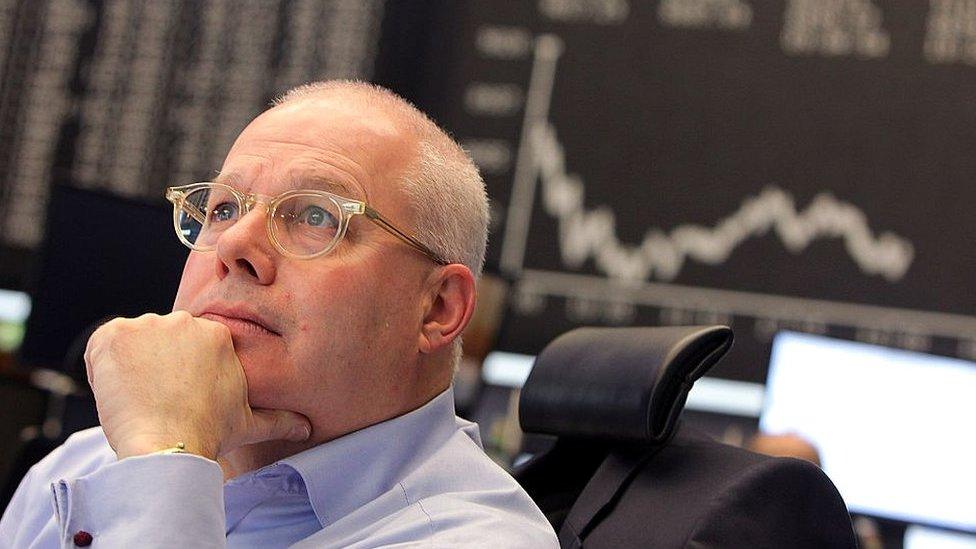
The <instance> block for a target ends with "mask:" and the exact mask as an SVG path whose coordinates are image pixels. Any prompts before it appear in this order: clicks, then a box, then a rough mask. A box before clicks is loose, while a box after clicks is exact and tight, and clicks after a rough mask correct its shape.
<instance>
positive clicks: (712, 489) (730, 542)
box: [560, 430, 856, 548]
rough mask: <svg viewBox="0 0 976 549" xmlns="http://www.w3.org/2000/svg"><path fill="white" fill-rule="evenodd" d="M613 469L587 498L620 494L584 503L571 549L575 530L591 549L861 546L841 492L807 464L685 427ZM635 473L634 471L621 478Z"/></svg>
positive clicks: (565, 539) (569, 538)
mask: <svg viewBox="0 0 976 549" xmlns="http://www.w3.org/2000/svg"><path fill="white" fill-rule="evenodd" d="M648 455H649V456H650V457H648ZM641 459H643V460H645V461H644V462H642V463H641V462H640V460H641ZM610 461H611V462H612V461H613V460H612V459H611V460H610ZM634 464H638V465H637V466H636V468H635V467H632V466H633V465H634ZM609 465H610V466H609V467H608V462H604V463H603V464H602V465H601V466H600V469H598V470H597V472H596V474H595V475H594V478H593V480H591V482H590V484H589V485H587V487H586V488H585V489H584V493H583V495H582V496H581V497H580V501H582V500H584V499H585V498H586V497H587V495H588V494H589V496H594V495H596V496H597V498H599V497H600V494H601V493H602V494H603V495H604V496H606V495H609V494H610V493H612V492H615V496H614V498H613V500H612V502H611V504H610V505H607V506H604V507H603V508H602V509H601V510H600V511H599V512H595V511H593V509H590V510H587V509H582V510H581V509H580V508H581V507H583V508H585V507H586V505H585V504H580V503H577V505H576V506H574V508H573V509H572V510H571V511H570V513H569V516H568V517H567V519H566V524H564V527H565V528H566V529H567V530H566V531H561V532H560V542H561V543H562V544H563V545H564V546H573V545H575V544H576V542H577V540H578V537H577V536H575V535H573V534H574V533H575V534H578V532H574V530H578V529H582V530H583V533H584V535H583V537H582V546H583V547H587V548H589V547H596V548H600V547H613V548H623V547H662V548H666V547H696V548H699V547H736V548H739V547H743V548H761V547H770V548H773V547H776V548H780V547H783V548H805V547H810V548H813V547H816V548H822V547H829V548H832V547H838V548H840V547H843V548H853V547H856V543H855V541H854V532H853V529H852V527H851V520H850V516H849V514H848V512H847V508H846V506H845V505H844V501H843V500H842V499H841V496H840V494H839V493H838V492H837V489H836V488H835V487H834V485H833V483H831V482H830V479H828V478H827V476H826V475H825V474H824V473H823V472H822V471H821V470H820V469H819V468H818V467H816V466H815V465H812V464H810V463H807V462H805V461H801V460H797V459H791V458H772V457H767V456H762V455H758V454H754V453H751V452H747V451H745V450H741V449H738V448H734V447H732V446H727V445H724V444H719V443H716V442H714V441H711V440H710V439H708V438H706V437H704V436H701V435H697V434H692V433H688V432H686V431H684V430H682V431H681V432H679V434H678V435H677V436H676V437H675V438H674V439H673V440H672V441H671V442H670V443H669V444H667V445H666V446H665V447H664V448H663V449H661V450H660V451H658V452H656V453H654V454H653V455H651V454H650V453H649V452H646V451H645V452H643V455H642V456H638V455H637V454H636V453H635V454H631V455H623V457H621V458H620V459H618V460H616V462H615V463H609ZM628 467H630V469H632V472H631V474H630V475H629V477H628V479H627V480H626V481H622V479H623V477H622V474H623V473H624V472H625V470H626V469H627V468H628ZM618 487H619V488H618ZM588 512H590V513H595V515H594V516H593V520H587V517H585V515H586V514H587V513H588ZM574 515H575V516H574ZM581 516H582V517H583V521H582V522H581V521H580V517H581ZM574 526H575V527H576V528H575V529H574Z"/></svg>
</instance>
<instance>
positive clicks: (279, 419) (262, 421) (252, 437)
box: [244, 410, 312, 444]
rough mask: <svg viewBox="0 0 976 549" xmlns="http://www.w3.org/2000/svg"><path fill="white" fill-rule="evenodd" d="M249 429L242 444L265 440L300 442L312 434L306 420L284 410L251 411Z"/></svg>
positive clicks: (299, 415)
mask: <svg viewBox="0 0 976 549" xmlns="http://www.w3.org/2000/svg"><path fill="white" fill-rule="evenodd" d="M251 419H252V421H251V429H250V431H249V432H248V433H247V434H246V435H245V438H246V440H245V442H244V444H255V443H257V442H264V441H266V440H288V441H291V442H302V441H304V440H307V439H308V436H309V435H310V434H311V433H312V426H311V424H310V423H309V422H308V418H307V417H305V416H303V415H301V414H296V413H295V412H288V411H285V410H253V412H252V415H251Z"/></svg>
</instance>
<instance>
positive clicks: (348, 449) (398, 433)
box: [278, 387, 480, 527]
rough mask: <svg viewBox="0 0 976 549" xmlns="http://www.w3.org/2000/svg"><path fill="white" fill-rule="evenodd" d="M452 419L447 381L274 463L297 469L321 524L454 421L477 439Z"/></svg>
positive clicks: (415, 458)
mask: <svg viewBox="0 0 976 549" xmlns="http://www.w3.org/2000/svg"><path fill="white" fill-rule="evenodd" d="M471 426H473V424H469V423H468V422H458V421H456V418H455V415H454V391H453V388H452V387H449V388H448V389H447V390H445V391H444V392H442V393H441V394H439V395H437V396H436V397H434V399H433V400H431V401H430V402H428V403H427V404H425V405H423V406H421V407H420V408H417V409H416V410H413V411H411V412H408V413H406V414H404V415H402V416H399V417H396V418H393V419H390V420H387V421H384V422H382V423H377V424H376V425H372V426H370V427H367V428H365V429H361V430H359V431H356V432H353V433H350V434H348V435H345V436H342V437H339V438H337V439H335V440H331V441H329V442H327V443H325V444H321V445H319V446H316V447H314V448H310V449H308V450H305V451H304V452H300V453H298V454H295V455H293V456H290V457H287V458H285V459H283V460H281V461H279V462H278V463H280V464H284V465H288V466H289V467H291V468H293V469H294V470H295V471H297V472H298V474H299V475H301V477H302V480H303V481H304V482H305V487H306V490H307V491H308V499H309V502H310V503H311V505H312V510H313V511H315V516H316V517H318V519H319V522H320V523H321V524H322V526H323V527H325V526H326V525H328V524H331V523H333V522H335V521H337V520H338V519H340V518H342V517H344V516H345V515H347V514H349V513H350V512H352V511H354V510H356V509H358V508H359V507H361V506H363V505H364V504H366V503H367V502H369V501H372V500H373V499H375V498H376V497H378V496H379V495H380V494H382V493H384V492H386V491H388V490H389V489H390V488H392V487H393V486H395V485H396V484H397V483H398V482H400V481H401V480H403V478H404V477H406V476H407V475H408V474H409V473H410V471H412V470H414V469H415V468H416V467H417V466H418V465H420V464H421V463H422V462H423V461H424V460H425V459H427V458H428V457H430V456H431V455H432V454H433V453H434V452H435V451H436V450H437V449H438V448H440V447H441V446H442V445H443V444H444V443H445V442H446V441H447V439H448V438H450V437H451V435H452V434H454V432H455V431H457V430H458V428H459V427H460V428H461V429H462V430H463V431H465V432H466V433H467V434H468V435H469V436H472V438H473V439H474V440H475V442H478V443H479V445H480V441H479V440H478V436H477V431H476V429H477V427H475V430H474V432H472V429H470V427H471Z"/></svg>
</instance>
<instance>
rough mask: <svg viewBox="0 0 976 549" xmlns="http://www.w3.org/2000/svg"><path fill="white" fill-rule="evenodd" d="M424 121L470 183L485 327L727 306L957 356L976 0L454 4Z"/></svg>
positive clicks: (972, 236) (970, 196) (759, 352)
mask: <svg viewBox="0 0 976 549" xmlns="http://www.w3.org/2000/svg"><path fill="white" fill-rule="evenodd" d="M456 11H457V13H456V14H455V19H456V20H455V23H454V25H453V27H452V29H453V30H452V33H451V37H452V39H453V42H452V46H451V47H448V48H444V50H443V52H442V53H441V56H440V57H439V58H437V59H436V60H435V62H436V65H437V66H438V67H439V68H440V70H441V71H442V73H443V75H444V77H443V78H444V81H443V87H444V92H443V94H442V95H443V100H442V101H441V102H440V104H439V110H438V116H439V118H440V120H441V121H442V122H443V123H445V124H446V125H447V126H448V127H449V128H451V129H452V130H453V131H454V132H455V134H456V135H457V136H458V137H459V138H460V139H461V140H462V141H463V143H464V144H465V146H466V147H467V148H468V149H469V150H470V151H471V152H472V155H473V156H474V157H475V159H476V161H477V162H478V163H479V165H480V167H481V169H482V171H483V173H484V174H485V177H486V180H487V182H488V186H489V193H490V195H491V197H492V199H493V207H492V214H493V227H492V238H491V250H490V264H491V265H493V267H494V268H495V269H497V270H498V271H500V272H502V273H503V274H505V275H507V276H508V277H510V278H511V280H512V281H513V294H512V299H511V303H510V305H511V313H510V318H509V319H508V321H507V323H506V325H505V328H504V331H503V334H502V341H501V342H500V345H501V346H502V347H504V348H505V349H506V350H511V351H518V352H525V353H530V354H531V353H535V352H538V350H539V349H540V348H541V347H542V346H543V345H544V344H545V343H546V342H547V341H549V340H550V339H552V338H553V337H555V336H556V335H558V334H559V333H561V332H563V331H565V330H567V329H569V328H571V327H573V326H577V325H584V324H586V325H590V324H606V325H626V324H646V325H656V324H702V323H725V324H731V325H732V326H733V327H734V329H735V332H736V336H737V341H736V344H735V346H734V347H733V351H732V353H731V354H730V355H729V358H728V359H727V360H726V361H725V362H724V363H723V364H721V365H720V366H719V367H718V368H717V369H716V371H715V372H714V373H715V374H717V375H720V376H724V377H729V378H732V379H740V380H748V381H762V380H763V379H764V376H765V366H766V362H767V360H768V352H769V351H768V349H769V342H770V339H771V337H772V335H773V334H774V333H776V332H777V331H779V330H782V329H791V330H799V331H805V332H811V333H819V334H829V335H834V336H839V337H844V338H849V339H856V340H861V341H868V342H873V343H881V344H885V345H892V346H896V347H902V348H906V349H912V350H919V351H926V352H933V353H938V354H945V355H952V356H960V357H965V358H970V359H972V358H976V316H974V315H976V291H974V288H973V285H974V281H976V261H974V259H976V254H974V252H973V249H974V243H976V222H974V220H973V216H972V205H973V204H974V203H976V187H974V186H973V184H972V182H973V180H974V177H976V100H974V98H976V1H974V0H932V1H930V2H917V1H907V0H905V1H898V2H895V1H881V0H784V1H767V0H763V1H759V0H755V1H752V0H659V1H656V2H629V1H627V0H539V1H535V2H505V3H501V2H491V1H481V2H467V3H464V6H463V7H461V8H458V9H457V10H456Z"/></svg>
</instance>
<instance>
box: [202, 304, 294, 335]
mask: <svg viewBox="0 0 976 549" xmlns="http://www.w3.org/2000/svg"><path fill="white" fill-rule="evenodd" d="M200 318H206V319H207V320H212V321H214V322H219V323H221V324H223V325H224V326H227V327H228V328H230V332H231V335H234V336H269V335H270V336H280V335H281V334H280V333H278V332H277V331H275V330H274V329H272V328H270V327H268V326H267V324H266V323H265V322H264V321H263V320H262V319H261V318H259V317H257V316H256V315H253V314H250V313H247V312H244V311H239V312H238V311H220V312H217V311H213V310H208V311H206V312H203V313H201V314H200Z"/></svg>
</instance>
